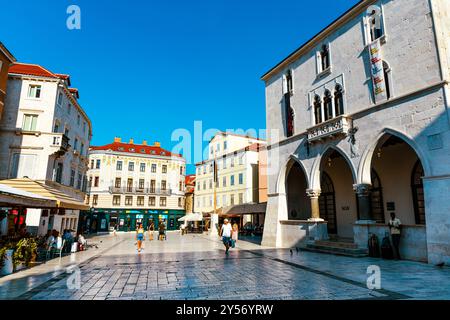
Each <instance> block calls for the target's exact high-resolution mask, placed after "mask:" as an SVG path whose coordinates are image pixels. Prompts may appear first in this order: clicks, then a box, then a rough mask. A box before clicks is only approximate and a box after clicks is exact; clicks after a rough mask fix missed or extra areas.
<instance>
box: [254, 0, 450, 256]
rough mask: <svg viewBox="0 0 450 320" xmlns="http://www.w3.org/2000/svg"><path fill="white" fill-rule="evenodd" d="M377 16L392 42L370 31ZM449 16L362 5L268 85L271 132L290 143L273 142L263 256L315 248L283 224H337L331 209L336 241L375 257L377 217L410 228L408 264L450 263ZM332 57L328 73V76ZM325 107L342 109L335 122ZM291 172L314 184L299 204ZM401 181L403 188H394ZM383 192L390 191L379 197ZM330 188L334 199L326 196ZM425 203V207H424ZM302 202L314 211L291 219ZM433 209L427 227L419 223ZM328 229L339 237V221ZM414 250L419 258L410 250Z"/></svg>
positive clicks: (387, 4) (423, 5) (438, 8)
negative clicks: (370, 234)
mask: <svg viewBox="0 0 450 320" xmlns="http://www.w3.org/2000/svg"><path fill="white" fill-rule="evenodd" d="M372 5H376V6H377V8H379V9H380V12H381V15H380V17H381V24H380V25H381V27H380V30H382V31H381V33H382V34H381V35H378V36H379V37H378V38H376V37H375V38H376V39H372V38H371V33H370V27H368V25H367V21H370V19H371V18H372V16H371V14H370V13H371V12H372V9H373V7H370V6H372ZM430 5H431V6H430ZM369 7H370V8H371V10H368V9H369ZM449 9H450V7H449V4H448V3H447V2H445V1H439V0H436V1H433V0H431V1H428V0H395V1H387V0H383V1H361V2H360V3H358V4H357V5H356V6H354V7H353V8H352V9H351V10H349V11H348V12H347V13H346V14H345V15H344V16H342V17H341V18H340V19H338V20H337V21H335V22H333V23H332V24H331V25H329V26H328V27H327V28H325V29H324V30H323V31H322V32H320V33H319V34H318V35H316V36H315V37H314V38H313V39H311V40H310V41H309V42H307V43H306V44H305V45H303V46H302V47H300V48H299V49H298V50H297V51H295V52H294V53H293V54H292V55H290V56H289V57H288V58H287V59H285V60H283V61H282V62H281V63H280V64H278V65H277V66H276V67H274V68H273V69H272V70H270V71H269V72H268V73H267V74H265V75H264V76H263V80H264V81H265V83H266V114H267V127H268V129H269V130H278V131H279V132H280V134H279V135H278V136H279V137H274V136H269V141H268V142H269V146H268V149H269V164H270V167H271V170H270V171H269V176H268V193H269V200H268V207H267V213H266V222H265V232H264V239H263V244H265V245H271V246H278V247H284V246H291V245H292V243H293V241H292V238H296V239H297V243H301V242H303V241H307V240H310V239H308V237H306V236H305V232H303V233H302V232H298V233H296V234H294V235H292V232H295V231H293V230H294V229H293V228H292V226H291V225H288V226H289V228H287V227H286V224H285V223H283V221H288V220H295V219H297V220H302V221H307V220H310V221H311V219H317V221H321V220H323V219H325V218H327V217H330V215H329V216H327V217H324V216H323V212H324V211H325V210H326V211H327V212H328V211H330V207H331V206H333V207H334V213H335V217H334V219H335V220H336V221H334V222H333V223H332V224H333V225H334V226H337V235H338V236H340V237H345V238H348V237H351V238H354V240H355V242H357V243H358V244H361V246H365V245H366V244H367V239H366V238H363V239H360V238H358V237H356V235H360V234H361V230H359V228H361V223H362V222H363V223H369V224H373V223H375V221H374V220H375V219H374V214H375V213H377V212H378V213H379V219H381V220H384V222H387V221H388V220H389V213H390V212H392V211H394V212H395V213H396V214H397V216H399V217H400V219H401V220H403V221H404V224H405V232H404V237H403V239H402V246H403V249H402V250H403V252H408V254H406V258H409V259H414V260H425V261H429V262H430V263H441V262H445V263H447V264H449V263H450V192H449V191H450V165H449V163H450V130H449V127H450V122H449V118H450V113H449V102H448V101H449V100H448V90H449V86H448V80H449V79H450V78H449V71H450V69H449V62H450V55H449V50H448V48H449V39H450V28H449V19H448V17H449V13H450V10H449ZM368 19H369V20H368ZM367 28H369V30H367ZM374 43H375V44H376V45H378V47H377V49H378V50H380V51H381V53H382V59H383V71H384V73H383V74H382V76H381V77H380V78H377V77H375V76H374V74H373V69H371V65H373V62H374V60H373V56H372V55H373V53H374V52H375V51H370V50H369V48H370V47H371V45H373V44H374ZM324 45H326V46H327V47H328V52H329V53H328V59H329V60H328V61H329V65H330V66H329V68H328V69H326V70H320V69H319V67H318V66H320V63H321V62H322V63H323V60H322V53H321V52H322V48H323V46H324ZM380 62H381V61H380ZM289 73H290V74H291V80H290V81H291V82H292V84H291V85H290V86H288V87H289V88H291V87H292V89H290V90H289V92H288V91H286V82H287V81H288V82H289V80H287V77H286V75H287V74H289ZM375 80H376V81H375ZM378 80H380V82H381V81H382V82H383V85H385V87H384V88H385V90H384V94H386V95H387V96H386V97H385V98H384V99H382V95H380V94H377V93H376V88H377V85H378V83H377V81H378ZM338 88H339V89H338ZM339 90H340V92H342V98H341V99H339V98H338V91H339ZM327 91H328V92H330V93H331V94H330V99H331V100H330V101H329V102H327V101H328V100H326V99H327ZM316 97H319V98H316ZM380 97H381V98H380ZM286 99H289V102H290V107H291V108H292V109H293V114H294V118H293V126H294V133H293V135H292V136H287V134H286V133H287V131H286V118H287V114H288V113H287V112H286ZM315 99H318V100H315ZM316 101H319V103H317V104H316V103H315V102H316ZM327 103H329V104H327ZM316 106H320V108H321V109H320V110H321V112H322V113H321V116H322V117H321V120H322V121H318V118H319V117H320V115H319V116H318V114H319V112H320V111H319V112H316V110H319V109H318V108H317V109H316ZM327 106H331V108H332V109H333V110H332V111H333V112H332V116H331V112H330V117H329V118H328V119H327V118H326V117H325V118H324V115H325V116H326V113H327V110H328V111H329V110H330V108H328V109H327ZM338 106H341V107H342V109H341V110H342V112H341V114H339V110H338ZM324 109H325V111H324ZM319 120H320V119H319ZM318 122H319V123H318ZM408 152H410V153H408ZM408 154H411V155H410V156H407V155H408ZM271 159H272V161H271ZM273 159H276V160H273ZM388 159H390V160H388ZM396 162H398V163H396ZM416 162H417V163H418V165H417V166H416V167H415V163H416ZM402 163H403V165H401V164H402ZM397 164H400V165H398V169H394V167H395V165H397ZM293 168H294V169H293ZM417 168H418V169H417ZM420 169H423V175H422V176H421V177H420V178H421V180H422V183H420V182H417V183H416V184H415V185H413V183H412V182H410V181H411V180H412V178H411V175H412V172H413V170H416V171H417V172H420ZM293 170H297V171H296V174H297V175H298V176H299V177H303V178H299V179H300V180H301V179H304V186H301V187H299V189H303V191H301V190H300V191H298V193H297V195H294V196H296V197H297V198H293V195H292V192H291V191H292V190H293V189H292V187H291V188H289V187H288V186H289V184H290V182H289V181H291V180H290V179H289V175H290V174H291V173H292V172H293ZM402 170H404V172H403V171H402ZM374 172H375V173H374ZM397 175H398V176H399V178H398V179H399V180H395V179H393V177H397ZM288 180H289V181H288ZM327 180H329V181H332V184H333V185H332V186H331V187H330V186H326V185H325V184H326V181H327ZM378 181H381V185H382V187H380V188H379V189H376V186H375V182H378ZM325 187H327V188H331V189H332V190H327V191H326V192H325V191H324V190H323V189H324V188H325ZM411 188H413V190H415V191H414V192H413V193H412V194H411ZM414 188H415V189H414ZM417 189H419V191H417ZM290 190H291V191H290ZM306 190H308V191H309V192H308V194H307V196H305V194H306ZM421 192H422V193H421ZM375 194H377V197H378V198H381V199H378V198H375V196H374V195H375ZM422 196H424V201H420V199H419V200H417V199H416V198H417V197H419V198H420V197H422ZM327 197H329V198H328V199H333V201H331V200H330V201H329V202H327V201H328V200H327ZM292 199H294V200H292ZM295 199H298V201H300V202H301V201H303V200H300V199H305V201H304V202H302V203H303V209H295V210H294V209H292V210H291V209H290V208H291V207H292V204H291V202H295V201H296V200H295ZM438 199H439V200H438ZM377 201H378V202H377ZM376 202H377V203H379V204H380V206H381V207H380V208H375V207H376V204H375V203H376ZM423 202H424V204H423ZM330 203H331V204H330ZM325 205H326V206H327V208H326V207H325ZM423 206H424V207H425V208H424V210H425V213H426V224H425V223H423V222H420V223H419V221H422V220H423V219H422V220H421V217H420V214H421V212H422V211H421V210H423ZM301 207H302V206H298V208H301ZM298 210H300V211H301V212H299V213H297V211H298ZM331 211H333V210H331ZM414 211H416V216H414ZM291 213H295V215H296V217H292V216H291ZM331 218H333V217H332V216H331ZM325 220H326V219H325ZM377 220H378V219H377ZM355 222H358V223H355ZM384 222H383V223H384ZM328 225H329V231H330V221H328ZM425 225H426V227H425ZM420 226H422V227H423V228H424V230H426V237H425V236H424V234H425V231H422V230H421V228H420ZM425 228H426V229H425ZM386 230H387V229H386ZM331 231H332V232H331V233H335V232H336V230H331ZM286 233H289V236H287V235H286ZM356 238H358V239H356ZM285 239H290V240H289V243H288V242H286V240H285ZM294 242H295V241H294ZM414 242H417V243H418V244H417V247H418V248H419V247H420V248H421V249H418V250H410V249H406V247H408V246H411V243H414ZM424 248H426V249H424Z"/></svg>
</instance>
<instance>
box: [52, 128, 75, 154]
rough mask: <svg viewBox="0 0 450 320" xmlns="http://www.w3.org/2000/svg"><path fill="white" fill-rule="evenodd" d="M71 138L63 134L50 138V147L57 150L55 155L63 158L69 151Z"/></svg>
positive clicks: (53, 135)
mask: <svg viewBox="0 0 450 320" xmlns="http://www.w3.org/2000/svg"><path fill="white" fill-rule="evenodd" d="M69 140H70V139H69V137H68V136H66V135H65V134H63V133H54V134H52V135H51V136H50V146H51V147H52V148H55V149H56V150H55V154H57V155H59V156H63V155H64V154H65V153H66V152H67V151H68V150H69V149H70V144H69Z"/></svg>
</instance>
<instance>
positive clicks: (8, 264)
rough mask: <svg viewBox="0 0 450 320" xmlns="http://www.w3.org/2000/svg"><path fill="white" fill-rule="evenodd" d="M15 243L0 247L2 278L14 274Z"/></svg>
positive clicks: (0, 272)
mask: <svg viewBox="0 0 450 320" xmlns="http://www.w3.org/2000/svg"><path fill="white" fill-rule="evenodd" d="M14 248H15V244H14V243H10V242H8V243H4V244H2V245H1V247H0V276H6V275H9V274H11V273H13V272H14V264H13V254H14Z"/></svg>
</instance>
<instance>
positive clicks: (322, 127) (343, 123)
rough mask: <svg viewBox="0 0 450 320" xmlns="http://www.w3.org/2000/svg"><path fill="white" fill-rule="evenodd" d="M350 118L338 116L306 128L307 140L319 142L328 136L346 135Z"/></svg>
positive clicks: (349, 125) (350, 122)
mask: <svg viewBox="0 0 450 320" xmlns="http://www.w3.org/2000/svg"><path fill="white" fill-rule="evenodd" d="M351 124H352V119H351V118H350V117H347V116H339V117H337V118H334V119H331V120H328V121H326V122H323V123H320V124H318V125H316V126H314V127H312V128H309V129H308V130H307V132H308V141H309V142H320V141H323V140H326V139H328V138H336V137H338V136H347V134H348V133H349V130H350V128H351Z"/></svg>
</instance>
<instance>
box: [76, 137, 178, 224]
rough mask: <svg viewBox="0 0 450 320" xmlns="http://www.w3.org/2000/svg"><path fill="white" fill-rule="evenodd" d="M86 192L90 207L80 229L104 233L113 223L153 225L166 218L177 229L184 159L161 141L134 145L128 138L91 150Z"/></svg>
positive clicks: (115, 140)
mask: <svg viewBox="0 0 450 320" xmlns="http://www.w3.org/2000/svg"><path fill="white" fill-rule="evenodd" d="M89 164H90V168H89V172H88V179H89V194H88V196H87V201H86V202H87V204H89V206H90V207H91V208H92V209H91V212H90V213H87V214H86V215H85V216H84V222H83V223H84V224H83V228H84V230H86V231H90V232H107V231H108V230H109V229H110V228H113V227H114V226H115V225H118V226H119V230H121V231H130V230H134V229H135V228H136V226H137V224H139V223H143V224H144V227H145V228H147V227H148V226H149V225H150V224H151V223H152V222H153V223H154V224H155V226H156V227H157V226H158V224H159V222H160V221H162V220H164V221H165V223H166V224H167V227H168V229H169V230H170V229H172V230H173V229H177V228H178V226H179V223H178V219H179V218H181V217H182V216H184V214H185V209H184V206H185V204H184V195H185V172H186V161H185V159H184V158H183V157H182V156H181V155H179V154H173V153H171V152H170V151H167V150H165V149H162V148H161V146H160V144H159V143H157V142H156V143H154V144H153V145H148V144H147V142H146V141H144V142H143V143H142V144H135V143H134V141H133V140H132V139H131V140H130V141H129V142H122V141H121V139H120V138H115V139H114V142H113V143H111V144H107V145H104V146H96V147H91V148H90V150H89Z"/></svg>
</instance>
